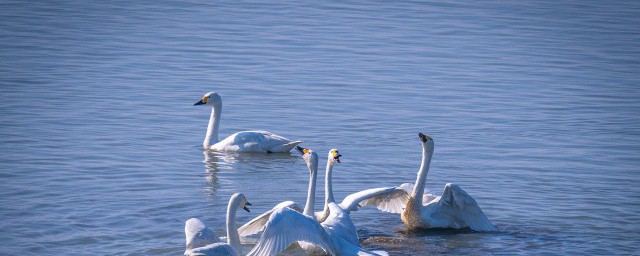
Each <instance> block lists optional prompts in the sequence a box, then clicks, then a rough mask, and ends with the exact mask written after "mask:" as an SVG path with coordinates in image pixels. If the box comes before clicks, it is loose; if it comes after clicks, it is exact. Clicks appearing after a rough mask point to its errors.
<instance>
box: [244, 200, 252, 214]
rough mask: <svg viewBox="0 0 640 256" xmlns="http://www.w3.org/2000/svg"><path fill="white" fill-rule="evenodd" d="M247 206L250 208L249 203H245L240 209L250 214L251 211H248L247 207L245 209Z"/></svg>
mask: <svg viewBox="0 0 640 256" xmlns="http://www.w3.org/2000/svg"><path fill="white" fill-rule="evenodd" d="M247 205H248V206H251V203H249V202H247V203H245V204H244V207H242V209H244V210H245V211H247V212H251V211H249V207H247Z"/></svg>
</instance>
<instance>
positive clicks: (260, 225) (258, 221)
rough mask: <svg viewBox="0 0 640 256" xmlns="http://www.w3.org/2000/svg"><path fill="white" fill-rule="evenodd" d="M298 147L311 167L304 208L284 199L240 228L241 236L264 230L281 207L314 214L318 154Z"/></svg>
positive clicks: (307, 214)
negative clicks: (270, 218)
mask: <svg viewBox="0 0 640 256" xmlns="http://www.w3.org/2000/svg"><path fill="white" fill-rule="evenodd" d="M296 149H297V150H298V151H299V152H300V154H302V158H303V159H304V161H305V163H306V164H307V168H308V169H309V189H308V190H307V201H306V203H305V206H304V209H302V208H301V207H300V205H299V204H298V203H296V202H294V201H284V202H282V203H279V204H277V205H276V206H274V207H273V208H272V209H271V210H269V211H266V212H265V213H263V214H261V215H259V216H258V217H255V218H253V219H252V220H250V221H248V222H247V223H245V224H244V225H242V227H240V228H239V229H238V233H239V234H240V236H241V237H246V236H250V235H254V234H258V233H260V232H262V231H263V230H264V228H265V224H266V223H267V221H268V220H269V216H271V214H272V213H274V212H275V211H277V210H278V209H281V208H285V207H287V208H292V209H293V210H295V211H297V212H303V214H305V215H306V216H314V212H313V211H314V205H315V200H316V199H315V198H316V179H317V177H318V154H316V152H313V150H311V149H307V148H302V147H300V146H296Z"/></svg>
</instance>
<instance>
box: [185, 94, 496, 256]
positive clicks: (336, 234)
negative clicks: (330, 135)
mask: <svg viewBox="0 0 640 256" xmlns="http://www.w3.org/2000/svg"><path fill="white" fill-rule="evenodd" d="M205 104H206V105H211V106H212V108H213V109H212V112H211V119H210V120H209V126H208V129H207V135H206V137H205V140H204V142H203V146H204V147H205V148H206V149H211V150H217V151H241V152H288V151H290V150H291V149H292V148H293V147H296V148H297V150H298V151H299V152H300V153H301V154H302V158H303V159H304V161H305V163H306V164H307V168H308V169H309V187H308V191H307V201H306V203H305V207H304V208H301V207H300V205H299V204H297V203H296V202H293V201H284V202H282V203H279V204H277V205H276V206H275V207H273V208H272V209H271V210H269V211H267V212H265V213H263V214H261V215H259V216H258V217H256V218H254V219H252V220H251V221H249V222H247V223H246V224H245V225H243V226H241V227H240V228H237V227H236V225H235V213H236V211H237V209H238V208H241V207H242V208H244V209H245V210H247V211H249V210H248V208H247V207H246V206H247V205H251V204H249V202H248V201H247V199H246V197H245V196H244V195H243V194H239V193H236V194H234V195H233V196H232V197H231V199H230V200H229V205H228V208H227V217H226V221H227V238H226V239H227V243H223V242H221V241H220V239H219V238H218V237H217V236H215V235H214V234H213V232H212V231H211V230H210V229H208V228H207V227H206V226H205V225H204V224H203V223H202V222H201V221H200V220H198V219H195V218H192V219H189V220H188V221H187V222H186V224H185V235H186V244H187V245H186V251H185V255H234V256H235V255H241V247H240V237H241V236H242V237H245V236H250V235H254V234H258V233H260V232H262V234H261V236H260V239H259V241H258V243H257V244H256V245H255V246H254V247H253V249H252V250H251V251H250V252H249V254H248V255H256V256H266V255H275V254H277V253H279V252H281V251H283V250H285V249H287V248H288V247H289V246H290V245H291V244H292V243H295V242H297V243H298V244H299V245H300V246H301V247H302V248H303V249H305V250H307V251H310V252H312V251H324V252H325V253H328V254H331V255H387V254H386V252H383V251H367V250H365V249H363V248H361V247H360V245H359V239H358V235H357V232H356V227H355V225H354V224H353V222H352V221H351V217H350V213H351V212H352V211H356V210H358V208H360V207H364V206H374V207H376V208H378V209H379V210H381V211H384V212H390V213H396V214H400V215H401V218H400V219H401V220H402V222H403V223H404V224H405V226H406V228H407V229H408V230H416V229H428V228H453V229H461V228H470V229H472V230H474V231H494V230H495V227H494V226H493V225H492V224H491V222H490V221H489V219H488V218H487V217H486V216H485V214H484V213H483V212H482V210H481V209H480V207H479V206H478V204H477V202H476V201H475V200H474V199H473V198H472V197H471V196H470V195H469V194H467V193H466V192H465V191H464V190H462V189H461V188H460V187H459V186H457V185H455V184H451V183H448V184H446V185H445V188H444V191H443V193H442V195H440V196H436V195H433V194H428V193H425V184H426V178H427V173H428V172H429V165H430V163H431V157H432V156H433V150H434V143H433V139H431V137H429V136H427V135H424V134H422V133H419V134H418V137H419V138H420V141H421V142H422V161H421V165H420V169H419V171H418V175H417V178H416V182H415V183H414V184H410V183H405V184H402V185H400V186H397V187H382V188H373V189H367V190H363V191H360V192H357V193H354V194H351V195H349V196H347V197H345V199H344V200H343V201H342V202H341V203H339V204H338V203H336V202H335V199H334V197H333V188H332V184H333V183H332V171H333V167H334V165H335V164H336V163H340V157H341V156H342V155H340V154H339V152H338V150H337V149H332V150H330V151H329V154H328V156H327V165H326V173H325V202H324V208H323V210H322V211H319V212H315V211H314V205H315V190H316V179H317V171H318V155H317V154H316V153H315V152H313V150H311V149H306V148H302V147H299V146H297V145H298V144H299V143H301V141H291V140H289V139H286V138H284V137H282V136H278V135H274V134H272V133H270V132H266V131H245V132H238V133H235V134H233V135H231V136H229V137H227V138H226V139H225V140H223V141H218V138H217V137H218V127H219V122H220V113H221V107H222V100H221V98H220V96H219V95H218V94H217V93H214V92H210V93H207V94H206V95H205V96H204V97H203V98H202V99H201V100H200V101H199V102H197V103H196V104H194V105H205Z"/></svg>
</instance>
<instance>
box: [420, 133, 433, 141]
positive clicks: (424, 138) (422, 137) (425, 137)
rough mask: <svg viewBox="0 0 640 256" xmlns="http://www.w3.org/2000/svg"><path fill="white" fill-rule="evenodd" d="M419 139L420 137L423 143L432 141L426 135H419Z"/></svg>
mask: <svg viewBox="0 0 640 256" xmlns="http://www.w3.org/2000/svg"><path fill="white" fill-rule="evenodd" d="M418 137H420V140H421V141H422V142H427V141H429V140H431V137H429V136H427V135H424V133H418Z"/></svg>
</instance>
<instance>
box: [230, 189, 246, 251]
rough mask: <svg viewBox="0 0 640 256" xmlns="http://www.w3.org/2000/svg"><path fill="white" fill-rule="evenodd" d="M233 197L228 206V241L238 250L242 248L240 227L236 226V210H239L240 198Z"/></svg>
mask: <svg viewBox="0 0 640 256" xmlns="http://www.w3.org/2000/svg"><path fill="white" fill-rule="evenodd" d="M235 199H236V198H232V199H231V200H229V205H228V206H227V243H228V244H229V245H231V247H233V248H234V249H235V250H236V251H237V252H240V251H241V250H242V248H241V245H240V235H239V234H238V227H236V211H237V210H238V204H239V203H240V202H238V200H235Z"/></svg>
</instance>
